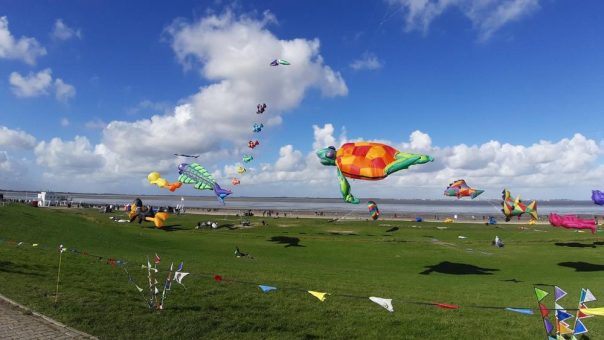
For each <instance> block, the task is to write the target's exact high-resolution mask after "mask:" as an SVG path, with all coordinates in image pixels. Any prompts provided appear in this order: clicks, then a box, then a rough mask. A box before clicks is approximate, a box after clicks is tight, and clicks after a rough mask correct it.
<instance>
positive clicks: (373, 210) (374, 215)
mask: <svg viewBox="0 0 604 340" xmlns="http://www.w3.org/2000/svg"><path fill="white" fill-rule="evenodd" d="M367 209H369V215H371V219H373V220H374V221H375V220H377V219H378V217H380V210H379V209H378V206H377V203H375V202H374V201H369V202H367Z"/></svg>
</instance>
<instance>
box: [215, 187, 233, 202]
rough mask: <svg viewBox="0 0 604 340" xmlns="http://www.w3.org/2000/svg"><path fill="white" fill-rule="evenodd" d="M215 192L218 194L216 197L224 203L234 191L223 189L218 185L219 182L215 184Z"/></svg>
mask: <svg viewBox="0 0 604 340" xmlns="http://www.w3.org/2000/svg"><path fill="white" fill-rule="evenodd" d="M214 193H215V194H216V198H217V199H218V201H219V202H220V203H222V204H224V199H225V198H227V196H229V195H230V194H232V193H233V192H232V191H231V190H227V189H223V188H221V187H220V185H218V183H215V184H214Z"/></svg>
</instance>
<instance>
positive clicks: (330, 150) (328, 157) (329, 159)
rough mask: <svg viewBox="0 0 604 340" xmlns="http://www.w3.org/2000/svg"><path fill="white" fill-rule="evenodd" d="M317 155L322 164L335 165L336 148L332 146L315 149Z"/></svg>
mask: <svg viewBox="0 0 604 340" xmlns="http://www.w3.org/2000/svg"><path fill="white" fill-rule="evenodd" d="M317 156H318V157H319V159H320V160H321V164H323V165H336V148H335V147H333V146H329V147H326V148H323V149H321V150H319V151H317Z"/></svg>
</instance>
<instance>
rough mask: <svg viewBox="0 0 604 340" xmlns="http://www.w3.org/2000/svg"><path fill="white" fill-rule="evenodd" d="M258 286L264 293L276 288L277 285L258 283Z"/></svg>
mask: <svg viewBox="0 0 604 340" xmlns="http://www.w3.org/2000/svg"><path fill="white" fill-rule="evenodd" d="M258 287H259V288H260V289H261V290H262V291H263V292H265V293H268V292H270V291H271V290H276V289H277V287H272V286H265V285H258Z"/></svg>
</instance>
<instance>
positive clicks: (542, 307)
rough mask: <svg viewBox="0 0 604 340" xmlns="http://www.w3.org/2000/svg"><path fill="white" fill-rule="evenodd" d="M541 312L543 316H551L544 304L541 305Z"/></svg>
mask: <svg viewBox="0 0 604 340" xmlns="http://www.w3.org/2000/svg"><path fill="white" fill-rule="evenodd" d="M539 310H540V311H541V316H542V317H544V318H546V317H547V316H548V315H549V309H547V307H545V306H544V305H543V304H542V303H540V304H539Z"/></svg>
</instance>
